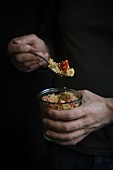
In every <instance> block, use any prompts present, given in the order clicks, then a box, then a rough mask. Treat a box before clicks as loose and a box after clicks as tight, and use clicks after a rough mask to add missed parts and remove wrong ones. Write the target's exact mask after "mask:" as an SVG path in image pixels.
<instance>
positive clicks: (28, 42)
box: [8, 34, 49, 72]
mask: <svg viewBox="0 0 113 170" xmlns="http://www.w3.org/2000/svg"><path fill="white" fill-rule="evenodd" d="M31 50H32V51H36V52H38V53H39V54H40V55H42V56H43V57H45V58H49V50H48V48H47V46H46V45H45V43H44V41H43V40H42V39H40V38H39V37H37V36H36V35H34V34H30V35H24V36H21V37H17V38H14V39H12V40H11V41H10V42H9V44H8V53H9V55H10V58H11V63H12V64H13V65H14V66H15V67H16V68H17V69H18V70H20V71H23V72H30V71H33V70H35V69H38V68H39V67H47V63H46V62H45V61H44V60H42V59H40V58H38V57H36V56H34V55H33V54H31V53H30V51H31Z"/></svg>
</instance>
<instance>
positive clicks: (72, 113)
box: [48, 105, 86, 121]
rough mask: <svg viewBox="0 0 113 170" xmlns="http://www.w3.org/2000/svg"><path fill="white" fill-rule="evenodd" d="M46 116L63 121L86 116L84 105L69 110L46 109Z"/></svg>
mask: <svg viewBox="0 0 113 170" xmlns="http://www.w3.org/2000/svg"><path fill="white" fill-rule="evenodd" d="M48 116H49V117H50V118H52V119H56V120H64V121H69V120H74V119H79V118H82V117H84V116H86V113H85V111H84V107H82V105H81V106H79V107H77V108H74V109H71V110H60V111H59V110H49V111H48Z"/></svg>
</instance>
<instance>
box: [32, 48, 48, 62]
mask: <svg viewBox="0 0 113 170" xmlns="http://www.w3.org/2000/svg"><path fill="white" fill-rule="evenodd" d="M30 53H32V54H34V55H35V56H38V57H39V58H42V59H43V60H45V61H46V63H47V64H48V60H47V59H46V58H44V57H43V56H41V55H40V54H38V53H37V52H36V51H30Z"/></svg>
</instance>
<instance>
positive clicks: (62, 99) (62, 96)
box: [41, 91, 80, 110]
mask: <svg viewBox="0 0 113 170" xmlns="http://www.w3.org/2000/svg"><path fill="white" fill-rule="evenodd" d="M78 100H79V98H78V97H77V95H76V94H75V93H72V92H66V91H64V92H60V93H58V94H57V93H56V94H55V93H52V94H48V95H43V96H42V99H41V101H43V105H44V107H45V109H54V110H69V109H72V108H75V107H78V106H79V105H80V102H77V101H78Z"/></svg>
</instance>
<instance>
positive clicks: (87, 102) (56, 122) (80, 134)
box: [42, 90, 113, 145]
mask: <svg viewBox="0 0 113 170" xmlns="http://www.w3.org/2000/svg"><path fill="white" fill-rule="evenodd" d="M80 92H81V93H82V95H83V98H84V101H83V103H82V104H81V106H79V107H77V108H74V109H72V110H62V111H58V110H49V112H48V116H47V117H45V118H43V120H42V122H43V127H44V135H45V136H47V137H48V138H51V139H53V141H55V142H56V143H59V144H61V145H75V144H76V143H78V142H80V141H81V140H83V139H84V138H85V137H86V136H87V135H89V134H90V133H91V132H94V131H96V130H98V129H100V128H102V127H104V126H105V125H107V124H110V123H111V122H112V121H113V99H112V98H104V97H101V96H98V95H96V94H94V93H92V92H90V91H88V90H81V91H80Z"/></svg>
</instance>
